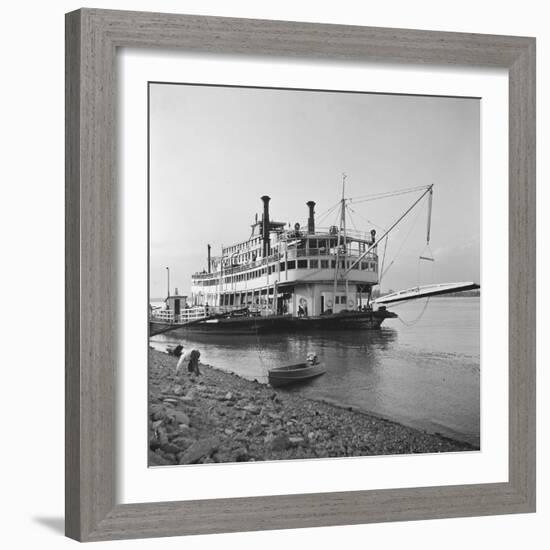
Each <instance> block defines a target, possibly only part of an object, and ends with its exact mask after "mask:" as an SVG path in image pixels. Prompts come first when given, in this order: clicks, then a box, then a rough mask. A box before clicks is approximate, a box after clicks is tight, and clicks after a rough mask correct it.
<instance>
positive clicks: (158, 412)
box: [149, 404, 166, 420]
mask: <svg viewBox="0 0 550 550" xmlns="http://www.w3.org/2000/svg"><path fill="white" fill-rule="evenodd" d="M149 414H150V415H151V418H152V419H153V420H164V419H165V418H166V409H165V407H164V406H163V405H159V404H155V405H151V408H150V410H149Z"/></svg>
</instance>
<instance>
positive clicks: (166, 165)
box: [148, 82, 482, 467]
mask: <svg viewBox="0 0 550 550" xmlns="http://www.w3.org/2000/svg"><path fill="white" fill-rule="evenodd" d="M148 145H149V150H148V182H149V184H148V189H149V197H148V200H149V242H148V247H149V249H148V251H149V266H148V267H149V304H148V316H149V341H148V347H149V359H148V361H149V362H148V372H149V381H148V388H149V403H148V410H149V418H148V422H149V441H148V444H149V451H148V452H149V460H148V463H149V466H151V467H153V466H155V467H160V466H165V465H188V464H207V463H238V462H256V461H278V460H293V459H301V460H305V459H332V458H342V457H365V456H372V455H403V454H405V455H407V454H428V453H429V454H432V453H456V452H475V451H479V450H480V369H481V368H482V365H481V364H480V300H481V288H480V275H481V265H480V264H481V260H480V247H481V242H480V235H481V217H480V195H481V178H480V168H481V166H480V165H481V160H480V158H481V152H480V99H479V98H476V97H439V96H417V95H398V94H381V93H368V92H356V91H328V90H307V89H278V88H253V87H239V86H223V85H200V84H187V83H179V82H150V83H149V85H148Z"/></svg>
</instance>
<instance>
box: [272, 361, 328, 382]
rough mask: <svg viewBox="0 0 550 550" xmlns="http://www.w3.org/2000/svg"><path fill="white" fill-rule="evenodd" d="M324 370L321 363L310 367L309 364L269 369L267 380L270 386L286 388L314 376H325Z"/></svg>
mask: <svg viewBox="0 0 550 550" xmlns="http://www.w3.org/2000/svg"><path fill="white" fill-rule="evenodd" d="M325 372H326V369H325V368H324V366H323V365H322V364H321V363H317V364H316V365H311V364H310V363H298V364H297V365H288V366H286V367H275V368H273V369H269V371H268V379H269V383H270V384H271V385H272V386H274V387H275V386H286V385H288V384H295V383H297V382H303V381H305V380H309V379H311V378H315V377H316V376H321V374H325Z"/></svg>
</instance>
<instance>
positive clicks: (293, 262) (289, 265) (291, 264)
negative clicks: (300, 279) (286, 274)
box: [288, 260, 296, 269]
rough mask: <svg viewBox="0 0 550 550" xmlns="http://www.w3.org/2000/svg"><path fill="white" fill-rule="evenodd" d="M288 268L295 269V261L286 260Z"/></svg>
mask: <svg viewBox="0 0 550 550" xmlns="http://www.w3.org/2000/svg"><path fill="white" fill-rule="evenodd" d="M288 269H296V261H295V260H292V261H291V262H288Z"/></svg>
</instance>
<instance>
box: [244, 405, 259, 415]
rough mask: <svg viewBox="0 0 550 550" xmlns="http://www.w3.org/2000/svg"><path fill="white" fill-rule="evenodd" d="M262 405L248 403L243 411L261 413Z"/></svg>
mask: <svg viewBox="0 0 550 550" xmlns="http://www.w3.org/2000/svg"><path fill="white" fill-rule="evenodd" d="M260 410H261V409H260V407H256V406H255V405H246V406H245V407H243V411H247V412H249V413H252V414H260Z"/></svg>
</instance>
